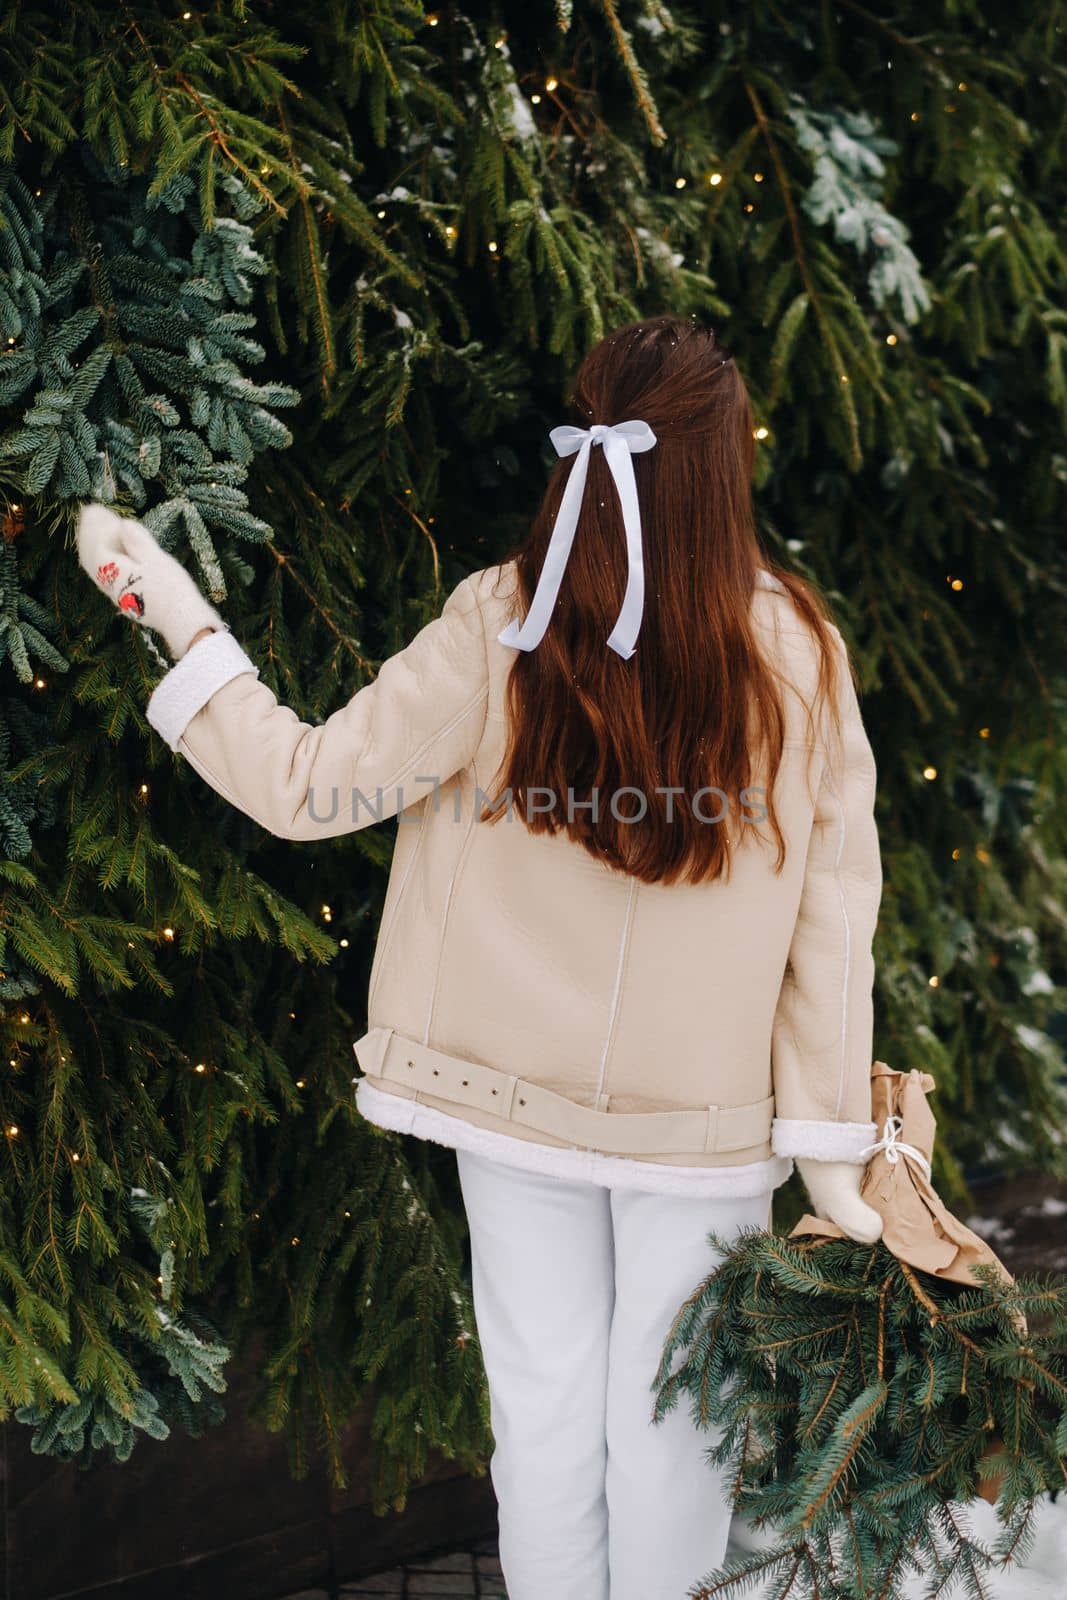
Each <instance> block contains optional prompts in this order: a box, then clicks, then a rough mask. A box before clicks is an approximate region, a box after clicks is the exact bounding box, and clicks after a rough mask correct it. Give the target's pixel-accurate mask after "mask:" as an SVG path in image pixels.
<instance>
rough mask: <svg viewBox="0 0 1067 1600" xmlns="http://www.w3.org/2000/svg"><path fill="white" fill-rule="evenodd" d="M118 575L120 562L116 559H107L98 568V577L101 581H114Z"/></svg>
mask: <svg viewBox="0 0 1067 1600" xmlns="http://www.w3.org/2000/svg"><path fill="white" fill-rule="evenodd" d="M118 575H119V569H118V564H117V563H116V562H114V561H105V562H104V564H103V565H102V566H100V567H97V569H96V577H97V581H98V582H99V583H114V581H115V579H116V578H117V577H118Z"/></svg>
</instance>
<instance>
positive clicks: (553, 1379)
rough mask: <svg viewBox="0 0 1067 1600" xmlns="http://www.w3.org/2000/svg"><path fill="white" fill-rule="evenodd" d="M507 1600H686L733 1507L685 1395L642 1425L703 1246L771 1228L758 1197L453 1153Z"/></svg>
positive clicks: (708, 1261)
mask: <svg viewBox="0 0 1067 1600" xmlns="http://www.w3.org/2000/svg"><path fill="white" fill-rule="evenodd" d="M456 1155H457V1158H458V1162H459V1175H460V1184H461V1187H462V1192H463V1202H464V1207H465V1210H466V1213H467V1219H468V1222H469V1225H470V1239H471V1267H472V1291H473V1299H474V1313H475V1322H476V1326H477V1331H478V1336H479V1340H480V1343H481V1348H482V1355H483V1358H484V1361H485V1369H486V1377H487V1379H488V1385H489V1404H490V1414H491V1421H492V1429H493V1439H494V1446H495V1448H494V1450H493V1454H492V1457H491V1460H490V1477H491V1479H492V1483H493V1489H494V1491H495V1494H496V1499H497V1504H498V1508H499V1522H500V1564H501V1567H502V1568H503V1572H504V1578H505V1581H506V1583H507V1590H508V1600H609V1597H610V1600H685V1597H686V1595H687V1594H688V1593H689V1591H690V1590H691V1589H693V1588H695V1587H696V1586H697V1584H698V1583H699V1581H700V1579H702V1578H704V1577H706V1576H707V1575H708V1573H710V1572H711V1571H712V1570H713V1569H714V1568H715V1567H718V1566H720V1565H721V1564H722V1561H723V1558H724V1555H725V1553H726V1542H727V1535H728V1532H729V1526H730V1504H729V1496H728V1493H727V1488H726V1485H725V1484H724V1482H723V1481H722V1478H721V1475H720V1474H719V1473H718V1472H716V1471H714V1470H713V1469H712V1468H711V1467H710V1466H709V1464H708V1462H707V1460H706V1458H705V1452H706V1450H707V1449H708V1448H709V1446H710V1445H711V1444H713V1443H714V1442H716V1440H717V1438H718V1437H719V1435H718V1434H717V1433H713V1432H709V1431H707V1430H703V1429H699V1428H697V1426H696V1425H695V1424H694V1422H693V1420H692V1417H691V1415H690V1402H689V1397H688V1396H687V1395H682V1396H680V1397H679V1399H678V1400H677V1402H676V1403H675V1405H674V1407H673V1409H672V1410H671V1411H669V1412H668V1413H667V1415H666V1416H665V1417H663V1418H662V1419H661V1420H660V1421H659V1422H655V1423H654V1422H652V1420H651V1418H652V1410H653V1407H654V1405H655V1394H654V1389H653V1379H654V1377H655V1373H656V1369H657V1367H658V1365H659V1362H660V1358H661V1356H662V1353H663V1346H664V1343H665V1341H666V1338H667V1334H668V1331H669V1329H670V1326H671V1323H672V1321H673V1319H674V1317H675V1315H676V1314H677V1312H678V1309H679V1307H680V1306H681V1304H682V1302H683V1300H684V1299H685V1298H686V1297H687V1296H688V1295H690V1294H692V1293H693V1291H694V1289H695V1288H696V1286H697V1285H698V1283H700V1281H701V1280H702V1279H703V1278H704V1277H705V1276H706V1275H707V1273H708V1272H709V1271H710V1270H711V1269H712V1267H713V1266H714V1265H715V1263H716V1261H717V1259H718V1257H717V1256H716V1254H715V1252H714V1251H713V1250H712V1247H711V1246H710V1244H709V1243H708V1241H707V1235H708V1233H709V1232H715V1233H717V1234H719V1235H720V1236H721V1237H723V1238H724V1239H727V1240H729V1239H730V1238H731V1237H732V1236H733V1235H734V1234H735V1233H736V1231H737V1230H738V1229H739V1228H741V1227H743V1226H746V1225H753V1226H759V1227H769V1226H770V1212H771V1193H770V1191H767V1192H766V1193H764V1194H762V1195H760V1196H758V1197H757V1198H749V1199H726V1200H709V1199H706V1198H704V1199H700V1198H696V1197H693V1196H688V1195H659V1194H646V1193H644V1192H643V1191H638V1190H633V1189H622V1188H606V1187H602V1186H600V1185H598V1184H594V1183H589V1182H585V1181H584V1180H579V1181H575V1182H572V1181H570V1180H565V1179H562V1178H557V1177H553V1176H550V1175H548V1174H544V1173H535V1172H525V1171H522V1170H520V1169H518V1168H515V1167H509V1166H505V1165H503V1164H502V1163H501V1162H498V1161H494V1160H490V1159H489V1158H488V1157H486V1156H483V1155H478V1154H475V1153H473V1152H471V1151H467V1150H457V1152H456Z"/></svg>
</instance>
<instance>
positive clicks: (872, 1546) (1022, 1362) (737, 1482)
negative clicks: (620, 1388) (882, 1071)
mask: <svg viewBox="0 0 1067 1600" xmlns="http://www.w3.org/2000/svg"><path fill="white" fill-rule="evenodd" d="M709 1241H710V1243H711V1244H712V1246H713V1247H714V1248H715V1249H716V1252H717V1253H718V1254H719V1255H721V1257H722V1259H721V1261H720V1263H719V1265H718V1266H717V1267H716V1268H715V1269H714V1270H713V1271H712V1272H711V1273H709V1275H708V1277H707V1278H706V1279H705V1280H704V1281H703V1282H702V1283H701V1284H700V1285H698V1287H697V1289H696V1290H695V1292H694V1293H693V1295H692V1296H690V1298H689V1299H688V1300H687V1301H686V1302H685V1303H684V1304H683V1305H682V1307H681V1308H680V1310H679V1312H678V1315H677V1317H676V1318H675V1321H674V1323H673V1325H672V1328H671V1330H670V1333H669V1335H668V1338H667V1341H666V1343H665V1345H664V1351H663V1357H662V1361H661V1363H660V1368H659V1371H658V1373H657V1374H656V1378H655V1380H654V1384H653V1389H654V1390H655V1391H656V1405H655V1413H654V1415H655V1418H656V1419H657V1420H658V1419H659V1418H660V1417H661V1416H663V1415H664V1414H665V1413H666V1412H667V1411H669V1410H670V1409H671V1407H672V1406H673V1405H674V1404H675V1403H677V1402H678V1400H679V1398H680V1397H681V1396H683V1395H685V1396H688V1397H689V1403H690V1408H691V1414H692V1416H693V1419H694V1421H695V1422H697V1423H698V1424H699V1426H701V1427H702V1428H705V1429H707V1430H709V1434H710V1436H711V1437H710V1438H709V1448H708V1452H707V1459H708V1461H709V1463H710V1464H712V1465H714V1466H716V1467H718V1468H722V1469H725V1470H726V1471H727V1473H728V1474H729V1482H730V1492H731V1494H732V1499H733V1504H734V1508H735V1511H736V1513H737V1514H738V1515H739V1516H741V1517H743V1518H744V1519H746V1520H747V1521H748V1522H749V1523H750V1525H751V1526H753V1527H754V1528H758V1529H761V1530H762V1531H763V1532H762V1536H763V1538H764V1539H765V1540H766V1544H765V1547H764V1548H761V1549H759V1550H757V1551H755V1552H753V1553H746V1554H744V1555H742V1556H740V1557H738V1558H735V1559H732V1560H731V1561H729V1562H728V1563H727V1564H726V1565H725V1566H723V1567H722V1568H720V1569H718V1571H716V1572H715V1573H712V1574H709V1575H704V1576H703V1577H701V1575H699V1574H694V1583H696V1582H697V1580H698V1579H699V1580H700V1582H701V1584H702V1586H701V1587H699V1588H694V1589H693V1590H691V1591H690V1593H691V1594H692V1595H693V1596H694V1600H710V1597H711V1596H720V1595H734V1594H740V1593H742V1592H745V1591H746V1590H751V1589H753V1588H754V1586H755V1585H756V1584H757V1583H760V1584H762V1587H760V1588H759V1590H758V1593H759V1595H760V1597H761V1600H787V1597H788V1600H845V1597H847V1600H897V1597H899V1596H900V1595H901V1594H902V1592H903V1586H904V1585H905V1584H907V1585H908V1588H909V1592H914V1586H915V1582H916V1575H918V1577H919V1578H920V1579H922V1578H926V1579H928V1580H929V1588H928V1590H927V1593H928V1594H929V1595H930V1596H933V1595H935V1594H938V1593H942V1592H945V1591H946V1590H947V1589H948V1588H950V1587H951V1586H952V1585H954V1584H956V1583H958V1582H962V1583H963V1585H964V1592H966V1593H967V1594H970V1595H973V1596H975V1597H979V1596H987V1595H988V1594H989V1593H990V1592H991V1589H990V1583H989V1580H988V1578H987V1577H986V1576H985V1575H986V1574H988V1573H989V1572H990V1571H991V1570H992V1569H993V1567H994V1566H995V1565H996V1564H997V1563H1006V1562H1010V1561H1016V1560H1018V1559H1020V1558H1021V1557H1023V1556H1025V1554H1026V1552H1027V1550H1028V1548H1029V1543H1030V1541H1031V1538H1032V1533H1033V1527H1032V1524H1033V1517H1034V1508H1035V1501H1036V1500H1037V1497H1038V1496H1039V1495H1042V1494H1043V1493H1046V1492H1053V1493H1054V1492H1056V1491H1063V1490H1064V1488H1065V1486H1067V1462H1065V1460H1064V1456H1065V1453H1067V1285H1064V1284H1061V1283H1058V1282H1055V1281H1051V1280H1050V1281H1047V1282H1041V1281H1038V1280H1037V1279H1033V1278H1031V1279H1026V1280H1023V1279H1019V1280H1017V1281H1016V1282H1015V1283H1014V1284H1012V1283H1010V1282H1005V1281H1004V1280H1003V1279H1001V1278H1000V1277H999V1276H998V1274H997V1273H996V1270H995V1268H992V1267H983V1268H980V1269H978V1270H977V1271H976V1274H975V1286H974V1287H973V1288H970V1287H964V1286H961V1285H959V1284H953V1283H949V1282H944V1281H942V1280H940V1279H936V1278H934V1277H932V1276H930V1275H928V1274H925V1273H920V1272H918V1271H916V1270H915V1269H914V1268H912V1267H910V1266H908V1265H907V1264H906V1263H905V1262H902V1261H899V1260H898V1259H897V1258H896V1257H895V1256H894V1255H892V1254H891V1253H890V1252H889V1251H888V1250H887V1249H886V1248H885V1246H884V1245H882V1244H877V1245H875V1246H873V1247H871V1246H868V1245H861V1244H856V1243H854V1242H853V1241H851V1240H840V1241H839V1240H819V1239H791V1238H785V1237H782V1236H779V1235H775V1234H771V1233H767V1232H764V1231H760V1230H756V1229H746V1230H745V1231H744V1232H743V1233H741V1234H740V1235H739V1236H738V1237H737V1239H736V1240H735V1241H734V1243H733V1244H732V1245H731V1246H729V1247H727V1246H725V1245H724V1244H723V1243H722V1241H720V1240H718V1239H717V1238H716V1237H715V1235H714V1234H710V1235H709ZM1023 1328H1027V1329H1028V1331H1027V1332H1025V1333H1023V1332H1022V1331H1021V1330H1022V1329H1023ZM679 1353H681V1355H682V1362H681V1364H680V1365H678V1366H676V1367H675V1370H673V1371H672V1370H671V1366H672V1361H673V1360H674V1358H675V1356H677V1355H678V1354H679ZM993 1486H995V1489H996V1490H999V1493H998V1494H997V1500H996V1503H997V1512H998V1516H999V1518H1000V1521H1001V1524H1002V1532H1001V1534H1000V1535H999V1537H998V1539H997V1541H996V1544H995V1546H994V1547H993V1548H991V1549H990V1548H986V1547H984V1546H982V1545H981V1544H979V1543H978V1542H977V1541H976V1540H975V1539H973V1538H972V1537H971V1536H970V1535H969V1533H968V1530H967V1527H966V1519H965V1518H961V1515H960V1512H961V1510H962V1508H963V1507H964V1506H965V1504H966V1502H967V1501H968V1500H973V1498H974V1497H975V1495H976V1494H978V1493H982V1492H985V1494H986V1497H987V1498H991V1496H992V1492H993Z"/></svg>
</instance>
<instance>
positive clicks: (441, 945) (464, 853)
mask: <svg viewBox="0 0 1067 1600" xmlns="http://www.w3.org/2000/svg"><path fill="white" fill-rule="evenodd" d="M469 770H470V766H469V765H468V766H467V767H464V768H463V771H464V772H467V771H469ZM475 788H476V789H477V778H475ZM477 820H478V810H477V807H476V806H475V805H474V804H473V803H472V804H471V819H470V822H469V823H468V824H467V833H466V837H465V838H464V840H463V845H462V848H461V850H460V852H459V855H458V857H457V859H456V862H455V865H454V866H453V868H452V872H451V875H450V876H449V880H448V894H447V895H446V897H445V910H444V916H443V917H442V918H441V932H440V934H439V935H438V939H437V959H436V961H435V963H434V974H433V987H432V989H431V990H430V1005H429V1009H428V1011H427V1013H426V1027H425V1028H424V1030H423V1035H422V1042H423V1044H424V1045H428V1044H429V1043H430V1030H431V1029H432V1027H433V1014H434V1012H435V1010H436V1009H437V991H438V989H439V988H440V986H441V967H442V965H443V963H444V957H445V944H446V942H447V939H448V921H449V918H450V916H451V915H452V900H453V897H454V894H455V888H456V883H457V882H458V880H459V876H460V873H461V872H462V870H463V868H464V866H465V865H466V862H467V858H468V856H469V854H470V847H471V841H472V839H473V838H474V825H475V823H476V822H477Z"/></svg>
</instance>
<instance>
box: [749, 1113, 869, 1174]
mask: <svg viewBox="0 0 1067 1600" xmlns="http://www.w3.org/2000/svg"><path fill="white" fill-rule="evenodd" d="M877 1137H878V1133H877V1130H876V1128H875V1125H874V1123H873V1122H830V1121H826V1122H805V1121H803V1120H801V1119H800V1118H797V1117H775V1118H774V1121H773V1122H772V1123H771V1149H772V1150H773V1151H774V1154H775V1155H776V1156H792V1157H794V1159H795V1158H797V1157H799V1158H800V1159H801V1160H803V1161H851V1162H853V1163H854V1164H855V1165H856V1166H864V1165H865V1164H866V1162H867V1157H866V1156H865V1155H862V1154H861V1152H862V1151H863V1150H864V1149H865V1148H866V1146H867V1145H870V1144H873V1143H874V1142H875V1140H876V1139H877Z"/></svg>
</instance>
